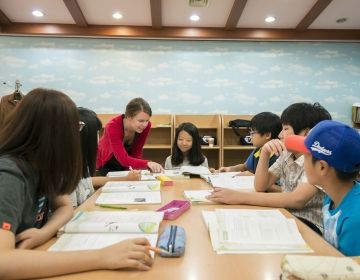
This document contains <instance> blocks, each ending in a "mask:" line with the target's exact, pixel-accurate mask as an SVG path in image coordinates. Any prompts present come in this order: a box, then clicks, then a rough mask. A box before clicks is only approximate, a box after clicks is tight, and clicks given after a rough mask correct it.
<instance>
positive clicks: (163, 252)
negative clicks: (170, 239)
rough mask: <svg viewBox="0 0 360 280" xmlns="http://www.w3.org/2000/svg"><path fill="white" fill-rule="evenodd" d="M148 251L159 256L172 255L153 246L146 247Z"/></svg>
mask: <svg viewBox="0 0 360 280" xmlns="http://www.w3.org/2000/svg"><path fill="white" fill-rule="evenodd" d="M145 247H146V249H148V250H150V251H153V252H155V253H157V254H160V253H161V254H166V255H170V253H169V252H168V251H166V250H164V249H161V248H158V247H152V246H145Z"/></svg>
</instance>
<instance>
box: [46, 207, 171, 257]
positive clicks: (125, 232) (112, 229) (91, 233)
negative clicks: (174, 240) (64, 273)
mask: <svg viewBox="0 0 360 280" xmlns="http://www.w3.org/2000/svg"><path fill="white" fill-rule="evenodd" d="M163 215H164V213H163V212H154V211H136V212H135V211H133V212H126V211H121V212H120V211H116V212H115V211H91V212H85V211H84V212H78V213H77V214H75V216H74V217H73V218H72V220H71V221H69V222H68V223H67V224H66V225H65V226H64V227H63V228H62V229H61V231H62V234H61V235H60V238H59V239H58V240H57V241H56V243H55V244H54V245H52V246H51V247H50V248H49V251H74V250H89V249H99V248H104V247H106V246H109V245H111V244H114V243H116V242H119V241H122V240H125V239H129V238H138V237H145V238H147V239H148V240H149V242H150V244H151V246H156V241H157V236H158V230H159V225H160V223H161V221H162V219H163Z"/></svg>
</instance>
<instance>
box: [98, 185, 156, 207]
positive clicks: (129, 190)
mask: <svg viewBox="0 0 360 280" xmlns="http://www.w3.org/2000/svg"><path fill="white" fill-rule="evenodd" d="M95 203H96V204H97V205H100V204H105V205H116V204H160V203H161V193H160V181H117V182H107V183H106V184H105V185H104V186H103V187H102V191H101V194H100V195H99V197H98V198H97V200H96V202H95Z"/></svg>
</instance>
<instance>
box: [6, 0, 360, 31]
mask: <svg viewBox="0 0 360 280" xmlns="http://www.w3.org/2000/svg"><path fill="white" fill-rule="evenodd" d="M150 1H151V0H77V3H78V5H79V7H80V9H81V11H82V13H83V15H84V18H85V20H86V22H87V24H88V25H89V26H92V25H109V26H114V25H117V26H148V27H151V26H152V17H151V7H150ZM317 1H318V0H248V1H247V3H246V5H245V8H244V10H243V12H242V14H241V16H240V19H239V21H238V22H237V25H236V27H237V28H254V29H256V28H266V29H275V30H276V29H295V28H296V27H297V25H298V24H299V23H300V22H301V20H302V19H303V18H304V17H305V16H306V14H307V13H308V12H309V11H310V10H311V8H312V7H313V6H314V5H315V4H316V3H317ZM233 4H234V0H209V4H208V6H207V7H204V8H194V7H190V6H189V0H162V1H161V25H162V27H216V28H224V27H225V25H226V22H227V20H228V17H229V14H230V12H231V9H232V6H233ZM34 9H40V10H42V11H43V12H44V13H45V16H44V17H42V18H35V17H33V16H32V14H31V12H32V10H34ZM0 10H1V11H2V12H3V14H5V15H6V17H7V18H8V19H9V20H10V21H11V23H10V25H11V24H17V23H51V24H73V25H75V24H76V23H75V21H74V19H73V17H72V15H71V14H70V12H69V10H68V8H67V7H66V5H65V3H64V1H63V0H0ZM115 11H118V12H120V13H121V14H122V15H123V18H122V19H120V20H115V19H113V18H112V13H114V12H115ZM194 13H196V14H198V15H199V16H200V20H199V21H198V22H192V21H190V20H189V17H190V15H192V14H194ZM268 15H272V16H274V17H275V18H276V21H275V22H274V23H271V24H269V23H266V22H265V21H264V18H265V17H266V16H268ZM339 18H347V21H346V22H344V23H336V20H337V19H339ZM2 26H4V25H2ZM3 29H4V30H5V27H4V28H3ZM308 29H356V30H359V29H360V0H333V1H332V2H331V3H330V4H329V5H328V6H327V7H326V8H325V9H324V10H323V11H322V13H321V14H320V15H319V16H318V17H317V18H316V19H315V20H314V21H313V22H312V24H311V25H310V26H309V27H308Z"/></svg>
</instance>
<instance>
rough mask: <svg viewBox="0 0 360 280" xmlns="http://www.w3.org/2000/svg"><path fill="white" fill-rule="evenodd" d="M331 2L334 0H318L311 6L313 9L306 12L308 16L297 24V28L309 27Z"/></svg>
mask: <svg viewBox="0 0 360 280" xmlns="http://www.w3.org/2000/svg"><path fill="white" fill-rule="evenodd" d="M331 2H332V0H318V1H317V2H316V3H315V5H314V6H313V7H312V8H311V10H310V11H309V12H308V13H307V14H306V16H305V17H304V18H303V19H302V20H301V21H300V23H299V24H298V25H297V26H296V30H305V29H307V28H308V27H309V26H310V25H311V24H312V23H313V22H314V21H315V20H316V18H317V17H318V16H319V15H320V14H321V13H322V11H324V10H325V8H326V7H327V6H328V5H329V4H330V3H331Z"/></svg>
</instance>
